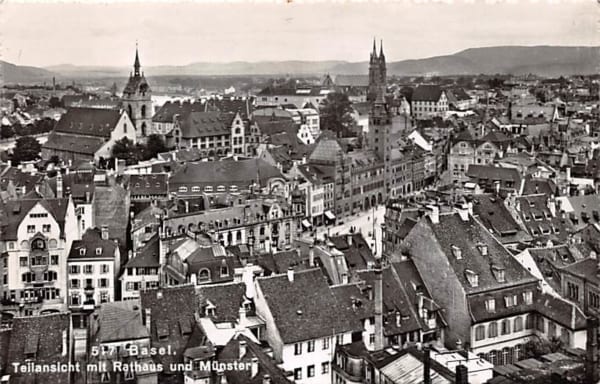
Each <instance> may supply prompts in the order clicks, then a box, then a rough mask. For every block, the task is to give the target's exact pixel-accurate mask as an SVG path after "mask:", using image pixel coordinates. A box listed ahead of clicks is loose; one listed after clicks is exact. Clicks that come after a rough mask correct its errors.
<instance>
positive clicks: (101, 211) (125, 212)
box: [94, 185, 130, 247]
mask: <svg viewBox="0 0 600 384" xmlns="http://www.w3.org/2000/svg"><path fill="white" fill-rule="evenodd" d="M129 209H130V198H129V191H127V190H126V189H124V188H123V187H121V186H120V185H113V186H109V187H101V186H97V187H96V191H95V198H94V213H95V216H96V217H95V220H96V226H97V227H99V228H102V226H103V225H106V226H108V233H109V237H110V239H118V240H119V246H120V247H122V246H123V245H124V244H125V239H126V238H127V226H128V224H129Z"/></svg>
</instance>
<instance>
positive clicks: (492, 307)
mask: <svg viewBox="0 0 600 384" xmlns="http://www.w3.org/2000/svg"><path fill="white" fill-rule="evenodd" d="M485 310H486V311H488V312H495V311H496V299H494V298H489V299H487V300H486V301H485Z"/></svg>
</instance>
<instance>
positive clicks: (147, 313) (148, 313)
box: [146, 308, 152, 336]
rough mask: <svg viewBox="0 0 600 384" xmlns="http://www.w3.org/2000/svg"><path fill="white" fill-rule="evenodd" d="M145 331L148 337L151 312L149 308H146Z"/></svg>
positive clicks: (150, 333)
mask: <svg viewBox="0 0 600 384" xmlns="http://www.w3.org/2000/svg"><path fill="white" fill-rule="evenodd" d="M146 330H147V331H148V335H150V336H151V335H152V310H151V309H150V308H146Z"/></svg>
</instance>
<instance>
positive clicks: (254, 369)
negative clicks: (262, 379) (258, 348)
mask: <svg viewBox="0 0 600 384" xmlns="http://www.w3.org/2000/svg"><path fill="white" fill-rule="evenodd" d="M251 361H252V368H251V369H250V378H252V379H253V378H255V377H256V375H257V374H258V359H257V358H256V357H253V358H252V360H251Z"/></svg>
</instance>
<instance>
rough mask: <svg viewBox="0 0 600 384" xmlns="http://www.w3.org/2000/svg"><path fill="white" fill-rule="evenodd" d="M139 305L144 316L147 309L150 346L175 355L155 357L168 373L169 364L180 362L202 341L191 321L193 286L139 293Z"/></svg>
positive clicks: (194, 301)
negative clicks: (191, 348)
mask: <svg viewBox="0 0 600 384" xmlns="http://www.w3.org/2000/svg"><path fill="white" fill-rule="evenodd" d="M140 301H141V303H142V309H143V311H144V312H143V313H144V314H145V313H146V312H145V311H146V309H150V317H151V333H150V339H151V341H152V346H153V347H167V346H170V347H171V349H172V351H173V352H174V354H171V355H168V354H165V355H156V356H155V360H158V361H160V362H161V363H163V364H164V365H165V369H166V370H168V369H169V368H168V364H170V363H173V362H181V361H182V359H183V352H184V351H185V349H186V348H188V347H195V346H198V345H200V343H201V341H202V338H203V337H202V336H203V335H202V331H201V330H200V329H199V328H198V326H197V325H196V321H195V317H194V314H195V313H196V311H197V309H198V296H197V295H196V292H195V289H194V287H193V286H191V285H183V286H176V287H169V288H161V289H152V290H147V291H142V292H140Z"/></svg>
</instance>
